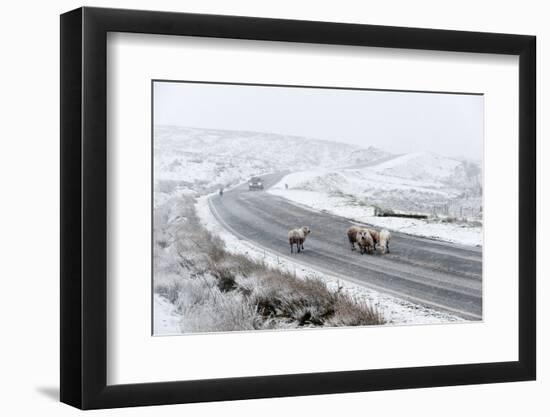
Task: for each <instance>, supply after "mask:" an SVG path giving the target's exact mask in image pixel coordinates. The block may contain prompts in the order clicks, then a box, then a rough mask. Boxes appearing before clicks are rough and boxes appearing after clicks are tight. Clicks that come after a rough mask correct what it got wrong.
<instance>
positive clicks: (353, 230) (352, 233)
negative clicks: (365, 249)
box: [346, 226, 361, 250]
mask: <svg viewBox="0 0 550 417" xmlns="http://www.w3.org/2000/svg"><path fill="white" fill-rule="evenodd" d="M360 231H361V228H360V227H357V226H351V227H350V228H349V229H348V230H347V232H346V233H347V235H348V240H349V243H350V245H351V250H355V244H356V243H357V239H356V238H357V233H358V232H360Z"/></svg>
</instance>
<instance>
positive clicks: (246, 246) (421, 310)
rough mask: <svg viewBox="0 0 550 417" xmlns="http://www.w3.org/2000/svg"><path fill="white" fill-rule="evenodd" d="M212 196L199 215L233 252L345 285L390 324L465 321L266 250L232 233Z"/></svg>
mask: <svg viewBox="0 0 550 417" xmlns="http://www.w3.org/2000/svg"><path fill="white" fill-rule="evenodd" d="M208 197H209V196H202V197H200V198H199V199H198V200H197V204H196V205H195V208H196V212H197V215H198V216H199V219H200V221H201V223H202V225H203V226H204V227H205V228H206V229H207V230H208V231H210V232H211V233H212V234H214V235H216V236H219V237H220V238H221V239H222V240H223V241H224V243H225V246H226V248H227V250H228V251H230V252H232V253H235V254H239V255H246V256H248V257H250V258H252V259H254V260H258V261H262V262H264V263H265V264H266V265H268V266H270V267H276V268H278V269H281V270H284V271H289V272H292V273H294V274H296V276H298V277H300V278H317V279H321V280H322V281H324V282H326V284H327V287H328V288H329V289H331V290H334V291H336V290H337V289H338V288H342V290H343V291H346V292H347V293H348V294H350V295H351V296H352V298H354V299H356V300H358V301H360V302H366V303H368V304H369V305H372V306H375V307H376V308H377V309H378V310H379V311H380V312H381V313H382V315H383V317H384V318H385V319H386V320H387V322H388V324H435V323H448V322H460V321H464V320H463V319H461V318H460V317H457V316H454V315H452V314H448V313H442V312H439V311H436V310H433V309H430V308H427V307H424V306H420V305H418V304H413V303H409V302H407V301H404V300H401V299H399V298H396V297H392V296H390V295H387V294H382V293H380V292H378V291H374V290H371V289H368V288H365V287H364V286H362V285H357V284H354V283H353V282H350V281H346V280H343V279H341V278H338V277H334V276H331V275H329V274H325V273H322V272H319V271H317V270H315V269H312V268H309V267H307V266H304V265H302V264H300V263H297V262H295V261H293V260H290V259H289V258H287V257H284V256H279V255H275V254H273V253H271V252H269V251H267V250H263V249H261V248H259V247H258V245H257V244H251V243H249V242H248V241H246V240H243V239H240V238H239V237H237V236H235V235H233V234H232V233H230V232H229V231H228V230H227V229H225V228H224V227H223V226H222V225H221V224H220V223H219V222H218V220H216V218H215V217H214V215H213V214H212V212H211V210H210V207H209V205H208Z"/></svg>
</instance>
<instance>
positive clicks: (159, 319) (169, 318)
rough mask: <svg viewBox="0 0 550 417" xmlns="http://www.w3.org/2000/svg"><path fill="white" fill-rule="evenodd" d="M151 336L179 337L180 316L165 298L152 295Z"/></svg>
mask: <svg viewBox="0 0 550 417" xmlns="http://www.w3.org/2000/svg"><path fill="white" fill-rule="evenodd" d="M153 308H154V312H153V320H154V322H153V334H154V335H155V336H167V335H179V334H181V330H180V327H179V322H180V320H181V315H180V314H178V313H177V312H176V307H175V306H174V305H173V304H172V303H170V301H168V300H167V299H166V298H164V297H162V296H161V295H159V294H154V307H153Z"/></svg>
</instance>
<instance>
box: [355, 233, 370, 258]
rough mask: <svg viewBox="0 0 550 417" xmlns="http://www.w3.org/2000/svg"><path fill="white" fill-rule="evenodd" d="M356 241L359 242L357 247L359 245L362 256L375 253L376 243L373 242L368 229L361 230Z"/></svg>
mask: <svg viewBox="0 0 550 417" xmlns="http://www.w3.org/2000/svg"><path fill="white" fill-rule="evenodd" d="M355 240H356V241H357V245H359V249H360V250H361V255H364V254H365V253H372V252H373V249H374V241H373V240H372V236H371V234H370V233H369V231H368V229H361V230H359V231H358V232H357V234H356V237H355Z"/></svg>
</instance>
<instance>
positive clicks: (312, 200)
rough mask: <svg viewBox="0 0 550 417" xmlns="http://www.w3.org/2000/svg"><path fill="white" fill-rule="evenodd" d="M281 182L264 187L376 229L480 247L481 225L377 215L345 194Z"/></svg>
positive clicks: (371, 209) (278, 194)
mask: <svg viewBox="0 0 550 417" xmlns="http://www.w3.org/2000/svg"><path fill="white" fill-rule="evenodd" d="M284 181H285V178H283V179H282V180H281V182H279V183H278V184H276V185H275V186H273V187H271V188H270V189H269V190H267V192H269V193H271V194H273V195H276V196H279V197H283V198H285V199H287V200H289V201H290V202H293V203H297V204H299V205H302V206H306V207H307V208H311V209H314V210H318V211H324V212H327V213H331V214H334V215H337V216H341V217H345V218H348V219H350V220H354V221H357V222H361V223H367V224H371V225H373V226H377V227H380V228H387V229H389V230H394V231H398V232H403V233H407V234H410V235H415V236H422V237H428V238H432V239H438V240H443V241H446V242H453V243H459V244H462V245H469V246H481V245H482V244H483V234H482V228H481V227H471V226H464V225H461V224H458V223H438V222H434V221H428V220H423V219H409V218H401V217H378V216H374V210H373V208H372V207H369V206H363V205H351V204H350V202H349V199H348V198H346V197H342V196H338V195H329V194H327V193H321V192H318V191H307V190H292V189H289V190H286V189H285V188H284V186H282V185H281V184H284Z"/></svg>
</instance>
